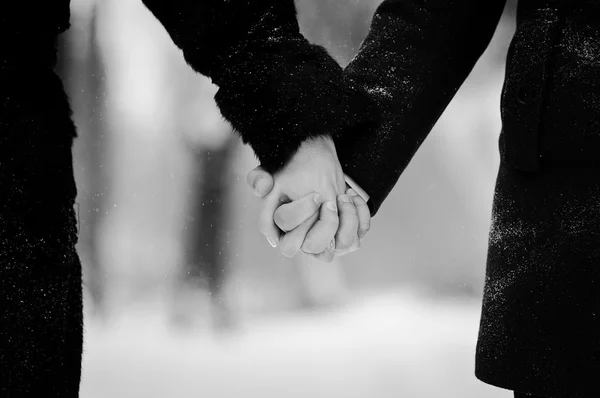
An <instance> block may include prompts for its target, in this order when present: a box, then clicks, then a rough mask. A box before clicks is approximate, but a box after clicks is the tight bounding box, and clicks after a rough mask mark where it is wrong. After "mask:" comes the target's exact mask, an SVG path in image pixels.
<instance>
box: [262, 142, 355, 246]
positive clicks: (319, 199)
mask: <svg viewBox="0 0 600 398" xmlns="http://www.w3.org/2000/svg"><path fill="white" fill-rule="evenodd" d="M257 185H258V184H257ZM344 189H345V181H344V173H343V172H342V168H341V166H340V164H339V161H338V159H337V154H336V152H335V145H334V144H333V140H332V139H331V138H330V137H319V138H317V139H311V140H307V141H305V142H304V143H303V144H302V145H301V146H300V148H299V150H298V151H297V152H296V154H295V155H294V156H293V158H292V159H291V160H290V161H289V163H288V164H287V165H286V166H285V167H284V168H283V169H282V170H281V171H279V172H277V173H276V174H275V175H274V176H273V189H272V190H271V192H270V193H269V194H268V195H267V196H266V197H265V198H264V205H263V210H262V212H261V214H260V217H259V219H260V221H259V229H260V231H261V232H262V233H263V234H264V235H265V236H266V237H267V239H268V240H269V242H270V243H271V245H273V246H277V245H278V244H279V243H280V242H279V241H280V239H282V238H283V236H284V235H282V234H281V232H280V230H279V228H278V227H277V225H276V223H275V221H274V218H275V212H276V210H277V208H278V207H279V206H281V205H282V204H284V203H289V202H292V201H294V200H296V199H299V198H301V197H303V196H305V195H307V194H309V193H319V195H317V196H314V197H313V201H315V202H314V205H315V206H320V205H321V204H322V203H325V206H323V208H322V209H321V211H319V212H317V213H316V214H314V212H313V213H311V214H310V215H308V217H305V218H301V219H299V220H297V222H300V223H304V224H303V228H304V229H305V230H306V232H307V233H308V231H310V234H308V236H307V237H306V238H307V239H308V241H309V242H310V245H308V249H310V251H311V252H313V254H315V253H321V252H323V251H324V250H326V249H328V250H331V251H332V252H333V250H334V247H330V242H331V241H332V240H333V238H334V236H335V233H336V231H337V227H338V225H339V221H338V217H337V205H336V197H337V195H338V194H339V193H342V192H343V191H344ZM331 208H333V209H334V210H331ZM292 238H294V236H293V235H292V236H290V237H288V238H287V239H286V241H289V240H291V241H293V242H296V241H297V240H298V239H299V237H298V236H296V237H295V238H294V239H292ZM300 244H302V243H300ZM291 246H294V245H293V244H291V245H290V244H287V243H286V245H284V250H282V253H283V254H284V255H287V256H288V257H289V256H293V255H294V254H295V252H296V251H297V250H298V249H299V246H298V248H297V249H296V250H294V251H293V252H292V253H290V252H288V248H289V247H291Z"/></svg>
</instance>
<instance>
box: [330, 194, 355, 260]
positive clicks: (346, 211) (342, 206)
mask: <svg viewBox="0 0 600 398" xmlns="http://www.w3.org/2000/svg"><path fill="white" fill-rule="evenodd" d="M338 209H339V212H338V213H339V219H340V225H339V228H338V230H337V233H336V235H335V243H336V247H335V249H336V251H338V252H342V253H344V254H345V253H349V252H352V251H354V250H356V249H358V247H359V246H360V240H359V238H358V228H359V219H358V210H357V208H356V206H355V205H354V202H353V201H352V198H351V197H350V196H349V195H339V196H338Z"/></svg>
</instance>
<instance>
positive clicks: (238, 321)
mask: <svg viewBox="0 0 600 398" xmlns="http://www.w3.org/2000/svg"><path fill="white" fill-rule="evenodd" d="M379 2H380V1H379V0H299V1H297V3H298V7H299V10H300V21H301V25H302V29H303V33H304V34H305V35H306V36H307V37H308V38H309V39H310V40H312V41H314V42H318V43H320V44H323V45H324V46H326V47H327V48H328V49H329V51H330V52H331V54H332V55H333V56H334V57H335V58H336V59H337V60H338V61H339V62H340V63H341V64H342V65H345V64H346V63H347V62H348V61H349V60H350V59H351V58H352V57H353V56H354V54H355V53H356V51H357V50H358V47H359V46H360V43H361V41H362V39H363V38H364V36H365V35H366V33H367V30H368V27H369V24H370V20H371V17H372V15H373V13H374V11H375V8H376V6H377V5H378V4H379ZM72 26H73V27H72V29H71V30H70V31H69V32H68V34H66V35H64V36H63V37H62V41H61V43H60V46H61V51H62V56H61V60H60V62H59V65H58V70H59V73H60V74H61V75H62V76H63V78H64V80H65V83H66V86H67V89H68V91H69V94H70V97H71V101H72V104H73V108H74V112H75V115H74V117H75V121H76V124H77V125H78V128H79V139H78V140H77V141H76V146H75V163H76V164H75V170H76V178H77V182H78V185H79V197H78V200H77V202H78V213H79V221H80V235H81V236H80V243H79V252H80V256H81V258H82V261H83V265H84V274H85V312H86V313H85V316H86V336H85V346H84V361H83V380H82V386H81V396H82V397H83V398H96V397H111V398H118V397H128V398H129V397H148V398H153V397H211V398H234V397H247V398H254V397H256V398H296V397H298V398H300V397H303V398H304V397H313V398H319V397H327V398H336V397H344V398H353V397H357V398H363V397H364V398H367V397H378V398H386V397H410V398H421V397H423V398H424V397H432V398H435V397H440V398H441V397H445V398H447V397H473V398H475V397H484V396H485V397H491V398H493V397H509V396H511V395H510V393H509V392H507V391H503V390H499V389H496V388H494V387H491V386H487V385H485V384H483V383H480V382H479V381H477V380H476V379H475V377H474V375H473V372H474V355H475V343H476V337H477V328H478V322H479V310H480V303H481V294H482V290H483V279H484V271H485V257H486V246H487V234H488V228H489V223H490V215H491V201H492V195H493V186H494V182H495V177H496V172H497V167H498V162H499V157H498V150H497V139H498V134H499V131H500V114H499V101H500V90H501V86H502V78H503V74H504V62H505V56H506V50H507V48H508V43H509V40H510V38H511V36H512V33H513V30H514V2H509V5H508V7H507V10H506V14H505V17H504V18H503V19H502V21H501V23H500V25H499V27H498V29H497V31H496V36H495V38H494V40H493V42H492V44H491V46H490V47H489V48H488V50H487V52H486V53H485V55H484V56H483V57H482V58H481V60H480V61H479V63H478V65H477V66H476V68H475V70H474V71H473V73H472V74H471V76H470V77H469V79H468V81H467V82H466V83H465V84H464V86H463V87H462V89H461V90H460V92H459V93H458V95H457V96H456V98H455V100H454V101H453V102H452V104H451V105H450V106H449V108H448V109H447V111H446V112H445V114H444V115H443V117H442V118H441V120H440V121H439V123H438V124H437V126H436V127H435V129H434V131H433V132H432V133H431V134H430V136H429V137H428V139H427V140H426V141H425V144H424V145H423V146H422V148H421V149H420V150H419V152H418V153H417V155H416V157H415V159H414V160H413V162H412V163H411V165H410V166H409V168H408V169H407V170H406V172H405V173H404V175H403V176H402V177H401V179H400V181H399V183H398V184H397V186H396V188H395V189H394V191H393V192H392V194H391V195H390V196H389V198H388V199H387V201H386V202H385V203H384V205H383V207H382V208H381V210H380V212H379V213H378V215H377V216H376V217H375V218H374V219H373V221H372V228H371V232H370V233H369V234H368V236H367V237H365V238H364V239H363V244H362V248H361V249H360V250H359V251H357V252H355V253H353V254H351V255H348V256H345V257H342V258H341V259H340V260H338V261H336V262H334V263H333V264H321V263H313V262H311V261H309V260H308V259H306V258H303V257H299V256H297V257H296V258H294V259H293V260H288V259H286V258H284V257H282V256H281V255H279V254H278V252H277V250H274V249H272V248H271V247H270V246H269V244H268V243H267V241H266V240H265V239H264V237H263V236H262V235H261V234H260V233H259V232H258V230H257V227H256V226H257V221H258V220H257V215H258V211H259V208H260V202H259V200H258V199H257V198H255V197H254V196H253V194H252V193H251V192H250V190H249V189H248V187H247V186H246V182H245V181H246V174H247V172H248V171H249V170H251V169H252V168H254V167H255V166H256V161H255V159H254V156H253V155H252V153H251V151H250V149H249V148H248V147H245V146H243V145H242V144H241V143H240V142H239V140H238V139H237V138H236V137H235V136H233V134H231V129H230V127H229V126H228V125H227V124H226V123H224V122H223V120H222V118H221V117H220V114H219V112H218V110H217V109H216V107H215V105H214V103H213V100H212V97H213V95H214V93H215V92H216V87H214V86H213V85H212V84H211V83H210V81H209V80H207V79H205V78H204V77H202V76H200V75H197V74H195V73H194V72H193V71H192V70H191V69H190V68H189V67H188V66H187V65H186V64H185V62H184V60H183V57H182V55H181V53H180V52H179V51H178V50H177V49H176V48H175V47H174V45H173V44H172V43H171V41H170V39H169V37H168V35H167V34H166V32H165V31H164V29H163V28H162V27H161V26H160V24H159V23H158V22H157V21H156V20H155V19H154V18H153V17H152V15H151V14H150V13H149V12H148V11H147V10H146V9H145V8H144V6H143V5H142V3H141V1H140V0H99V1H94V0H72Z"/></svg>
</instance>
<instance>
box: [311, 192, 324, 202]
mask: <svg viewBox="0 0 600 398" xmlns="http://www.w3.org/2000/svg"><path fill="white" fill-rule="evenodd" d="M313 200H314V201H315V203H316V204H318V205H320V204H321V203H323V197H322V196H321V195H319V194H318V193H316V194H315V195H314V196H313Z"/></svg>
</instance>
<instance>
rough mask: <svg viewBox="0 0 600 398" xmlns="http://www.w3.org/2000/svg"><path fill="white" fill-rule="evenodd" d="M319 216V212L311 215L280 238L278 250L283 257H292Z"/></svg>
mask: <svg viewBox="0 0 600 398" xmlns="http://www.w3.org/2000/svg"><path fill="white" fill-rule="evenodd" d="M318 218H319V212H316V213H313V215H312V216H311V217H310V218H309V219H308V220H306V221H304V222H303V223H301V224H300V225H299V226H298V227H296V228H295V229H294V230H292V231H290V232H288V233H287V234H285V235H283V236H282V237H281V238H280V243H279V251H280V252H281V254H283V255H284V256H285V257H288V258H292V257H294V256H295V255H296V253H298V250H300V248H301V247H302V244H303V243H304V239H305V237H306V234H307V233H308V231H309V230H310V229H311V227H312V226H313V225H314V224H315V222H316V221H317V220H318Z"/></svg>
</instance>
